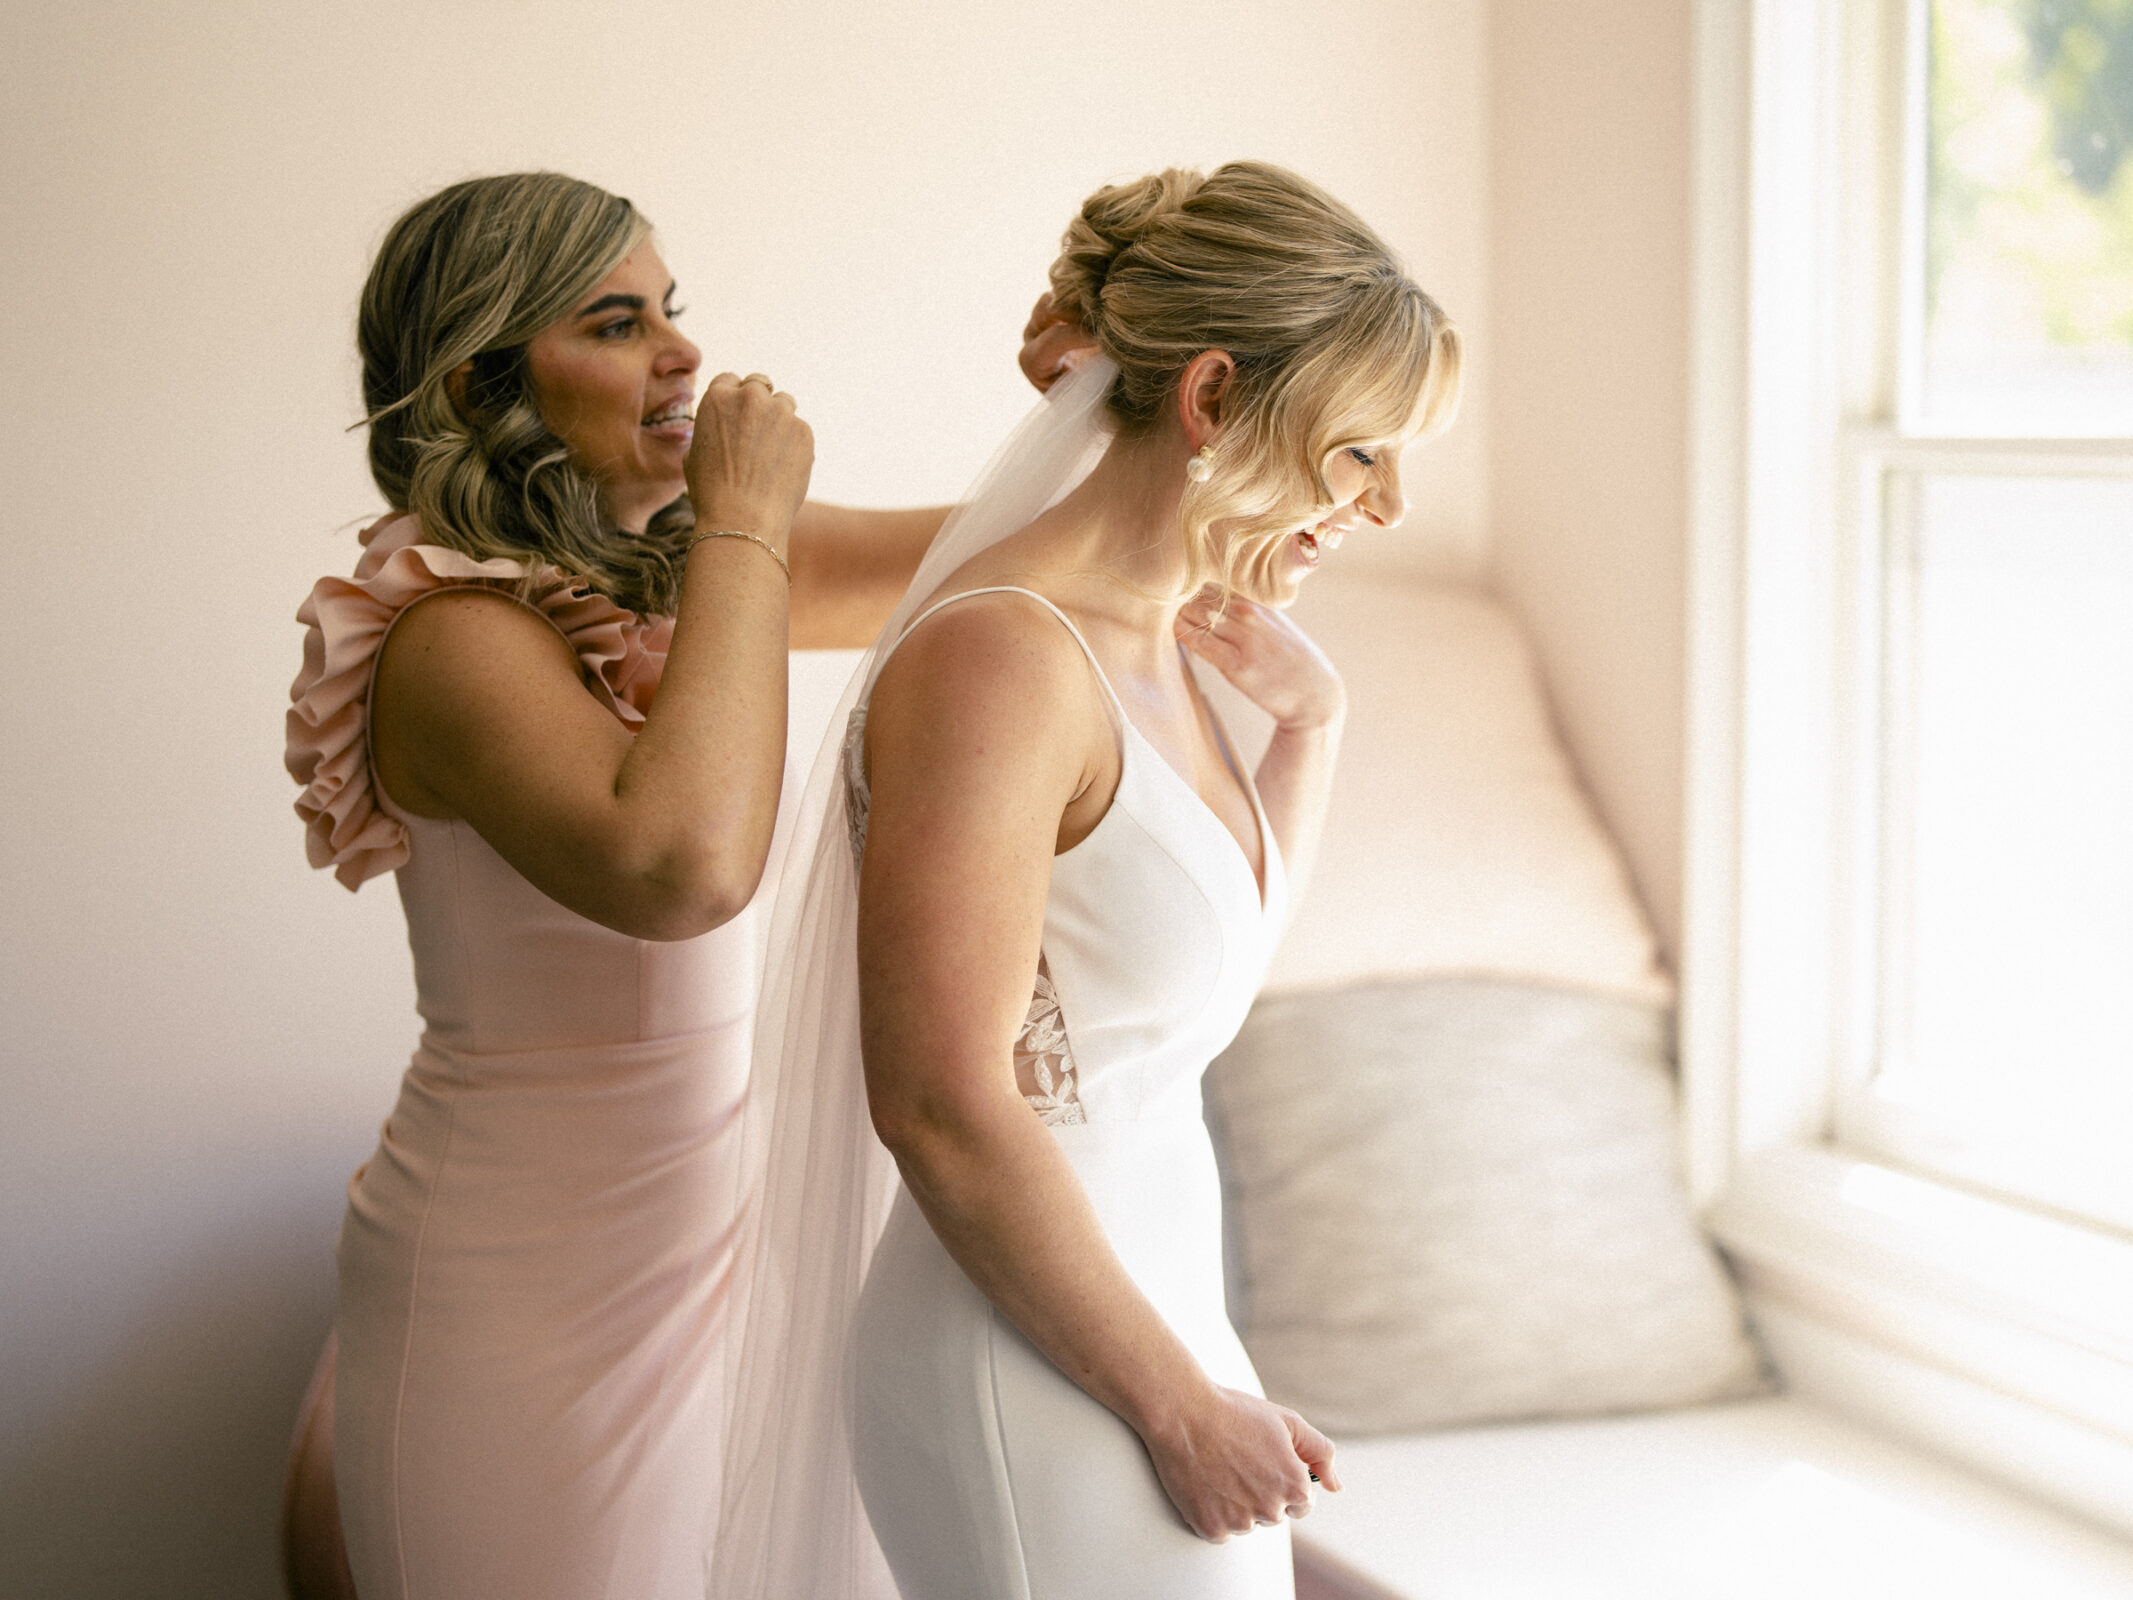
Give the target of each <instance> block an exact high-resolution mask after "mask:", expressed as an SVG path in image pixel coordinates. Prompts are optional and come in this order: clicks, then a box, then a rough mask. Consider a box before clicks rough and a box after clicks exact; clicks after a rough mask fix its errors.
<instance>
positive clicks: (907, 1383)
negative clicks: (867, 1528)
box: [844, 589, 1293, 1600]
mask: <svg viewBox="0 0 2133 1600" xmlns="http://www.w3.org/2000/svg"><path fill="white" fill-rule="evenodd" d="M973 595H992V596H997V597H998V598H993V599H988V600H986V601H984V602H983V603H985V604H988V605H1009V606H1016V607H1019V608H1021V609H1022V610H1024V611H1026V612H1027V613H1028V615H1029V624H1030V626H1032V627H1054V626H1058V625H1060V624H1064V625H1065V627H1066V628H1067V630H1068V632H1070V633H1072V634H1073V636H1074V639H1075V642H1076V643H1077V644H1079V645H1080V646H1081V649H1082V651H1083V652H1084V653H1085V654H1087V655H1088V659H1089V664H1090V668H1091V670H1092V671H1093V672H1094V673H1095V675H1096V680H1097V683H1098V684H1099V685H1100V687H1101V689H1102V693H1103V696H1104V699H1105V702H1106V703H1107V705H1108V706H1109V708H1110V712H1111V716H1112V718H1113V722H1114V725H1115V727H1116V729H1117V734H1118V740H1119V753H1120V774H1119V782H1118V791H1117V795H1116V798H1114V799H1113V801H1112V802H1111V806H1110V808H1109V810H1108V811H1106V812H1105V814H1104V816H1103V819H1102V820H1101V821H1100V822H1099V823H1098V824H1097V826H1096V827H1095V829H1094V830H1093V831H1092V832H1091V833H1090V834H1089V835H1088V836H1087V837H1086V838H1084V839H1083V840H1082V841H1081V842H1080V843H1078V844H1076V845H1075V846H1074V847H1073V848H1072V849H1070V850H1068V851H1066V852H1064V853H1063V854H1060V855H1057V856H1055V857H1054V858H1053V861H1052V877H1051V887H1050V893H1049V896H1048V898H1047V900H1046V904H1045V915H1044V937H1043V947H1042V948H1043V956H1042V962H1041V965H1040V968H1039V971H1038V974H1037V975H1036V983H1035V986H1034V990H1035V992H1034V996H1033V999H1032V1003H1031V1009H1030V1017H1029V1021H1028V1023H1027V1024H1026V1025H1025V1028H1024V1031H1023V1035H1022V1039H1021V1042H1020V1046H1019V1048H1018V1050H1017V1052H1016V1057H1017V1059H1016V1066H1017V1070H1018V1073H1019V1075H1020V1076H1021V1079H1022V1087H1023V1089H1024V1091H1025V1094H1026V1095H1027V1097H1028V1098H1029V1100H1030V1102H1031V1108H1032V1115H1035V1116H1040V1117H1041V1118H1042V1119H1043V1120H1044V1122H1045V1123H1046V1124H1048V1125H1049V1126H1050V1127H1051V1128H1052V1131H1053V1134H1054V1136H1055V1137H1056V1138H1057V1139H1058V1140H1059V1144H1060V1148H1061V1149H1062V1150H1063V1151H1064V1152H1065V1153H1066V1156H1067V1158H1068V1160H1069V1161H1070V1162H1072V1164H1073V1167H1074V1171H1075V1173H1076V1174H1077V1175H1078V1176H1079V1178H1080V1180H1081V1183H1082V1185H1083V1187H1084V1188H1085V1189H1086V1190H1087V1191H1088V1196H1089V1199H1090V1201H1091V1203H1092V1204H1093V1205H1094V1207H1095V1210H1096V1213H1097V1216H1098V1217H1099V1218H1100V1219H1101V1221H1102V1223H1103V1227H1104V1231H1105V1233H1106V1235H1107V1236H1108V1237H1109V1239H1110V1242H1111V1247H1112V1248H1113V1249H1114V1250H1115V1251H1117V1253H1118V1257H1119V1260H1120V1261H1121V1262H1122V1263H1123V1264H1124V1266H1125V1269H1126V1271H1127V1272H1128V1273H1129V1274H1130V1275H1131V1276H1132V1278H1133V1280H1134V1282H1135V1283H1136V1284H1137V1285H1138V1286H1139V1287H1140V1289H1141V1291H1142V1292H1143V1293H1144V1294H1145V1295H1147V1297H1148V1299H1149V1300H1150V1301H1151V1302H1152V1303H1153V1304H1154V1306H1155V1308H1156V1310H1157V1311H1158V1312H1160V1313H1161V1314H1162V1316H1163V1318H1164V1320H1165V1321H1166V1322H1168V1323H1169V1325H1170V1326H1171V1328H1173V1329H1174V1330H1175V1331H1176V1332H1177V1334H1178V1336H1179V1337H1180V1338H1181V1339H1183V1340H1184V1342H1185V1344H1186V1345H1187V1347H1188V1348H1190V1349H1191V1351H1192V1353H1193V1354H1194V1356H1195V1357H1196V1358H1197V1359H1198V1360H1199V1362H1200V1364H1201V1365H1202V1366H1203V1367H1204V1368H1205V1369H1206V1370H1207V1372H1208V1373H1209V1375H1210V1376H1211V1377H1212V1378H1213V1379H1214V1381H1215V1382H1217V1383H1220V1384H1224V1385H1227V1386H1229V1387H1232V1388H1237V1389H1244V1390H1248V1391H1251V1392H1252V1393H1255V1394H1256V1393H1258V1392H1259V1385H1258V1380H1257V1378H1256V1376H1255V1375H1254V1373H1253V1371H1252V1366H1251V1362H1250V1360H1249V1359H1248V1358H1247V1357H1246V1355H1245V1353H1244V1348H1243V1346H1242V1345H1241V1344H1240V1343H1239V1342H1238V1339H1237V1335H1236V1333H1235V1331H1234V1330H1233V1329H1232V1328H1231V1327H1230V1324H1229V1319H1228V1316H1227V1314H1226V1312H1225V1310H1224V1307H1223V1293H1222V1220H1221V1192H1220V1185H1219V1181H1218V1178H1217V1175H1216V1171H1215V1162H1214V1154H1213V1151H1212V1149H1211V1148H1210V1146H1209V1143H1208V1137H1207V1130H1206V1127H1205V1125H1204V1124H1203V1123H1202V1121H1201V1115H1200V1078H1201V1074H1202V1073H1203V1072H1204V1071H1205V1069H1206V1067H1207V1063H1208V1061H1209V1060H1210V1059H1211V1058H1212V1057H1213V1056H1214V1055H1216V1054H1217V1053H1218V1052H1219V1051H1220V1050H1221V1049H1222V1048H1223V1047H1224V1046H1225V1045H1227V1044H1228V1043H1229V1041H1230V1040H1231V1038H1232V1037H1233V1036H1234V1035H1235V1034H1236V1032H1237V1029H1238V1028H1239V1027H1240V1026H1241V1025H1242V1023H1243V1021H1244V1017H1245V1013H1246V1011H1247V1010H1248V1009H1249V1007H1250V1005H1251V1002H1252V998H1253V995H1254V994H1255V993H1256V992H1257V990H1258V988H1259V984H1260V982H1261V980H1262V979H1263V977H1264V976H1265V973H1266V967H1267V962H1268V958H1269V957H1270V955H1271V953H1272V946H1273V943H1274V940H1275V939H1276V938H1277V937H1278V935H1279V933H1280V930H1281V927H1282V922H1283V918H1284V906H1285V900H1286V885H1285V880H1284V877H1283V871H1282V863H1281V856H1280V852H1279V850H1278V849H1277V848H1276V845H1275V842H1274V838H1273V833H1272V830H1271V829H1269V827H1268V826H1267V822H1266V815H1265V812H1264V811H1263V810H1262V809H1261V807H1260V804H1259V798H1258V795H1257V793H1256V791H1254V790H1253V789H1252V785H1251V784H1250V782H1249V780H1248V779H1245V778H1244V777H1243V775H1242V773H1241V771H1240V772H1239V780H1240V782H1242V783H1243V784H1244V787H1245V789H1246V791H1247V792H1248V793H1250V794H1251V799H1252V808H1253V813H1254V815H1255V817H1256V818H1257V822H1258V829H1259V838H1260V844H1261V850H1262V854H1263V858H1264V860H1265V862H1266V885H1265V889H1264V892H1263V894H1262V891H1261V888H1260V885H1259V883H1258V882H1257V880H1256V879H1255V877H1254V875H1253V872H1252V870H1251V867H1250V865H1249V864H1248V863H1247V861H1246V859H1245V857H1244V854H1243V852H1242V851H1241V850H1240V849H1239V848H1238V844H1237V841H1236V839H1235V838H1233V837H1232V836H1231V834H1230V833H1229V830H1228V829H1227V828H1225V827H1224V826H1223V824H1222V823H1221V822H1220V821H1219V820H1218V819H1217V818H1216V816H1215V814H1214V813H1213V812H1212V811H1210V810H1209V809H1208V807H1207V805H1206V804H1205V803H1204V802H1203V801H1202V800H1201V798H1200V796H1199V795H1198V793H1196V792H1195V790H1194V789H1193V787H1192V786H1191V784H1190V783H1188V782H1187V781H1186V780H1185V779H1184V778H1182V777H1180V776H1179V775H1178V774H1177V773H1176V772H1175V771H1173V770H1172V769H1171V767H1170V766H1169V765H1168V764H1167V763H1166V762H1165V761H1164V760H1163V758H1162V757H1161V756H1160V755H1159V754H1157V752H1156V751H1155V749H1154V748H1153V747H1152V746H1151V745H1150V744H1149V743H1148V742H1147V740H1146V739H1144V738H1143V737H1142V736H1141V735H1140V733H1139V732H1138V731H1137V730H1136V729H1135V728H1134V726H1133V724H1132V722H1131V721H1130V720H1128V718H1127V717H1126V715H1125V712H1124V709H1123V708H1122V706H1121V705H1120V703H1119V699H1118V696H1117V695H1116V694H1115V693H1114V692H1113V690H1112V688H1111V685H1110V683H1109V681H1108V680H1107V679H1106V678H1105V677H1104V673H1103V669H1102V667H1101V666H1100V665H1098V664H1097V661H1096V658H1095V656H1094V654H1093V653H1090V652H1089V647H1088V644H1087V642H1086V641H1085V640H1084V639H1083V638H1082V636H1081V634H1080V632H1079V630H1077V629H1076V628H1075V627H1074V625H1073V623H1072V622H1071V621H1069V620H1068V619H1067V617H1066V615H1065V613H1063V612H1061V611H1059V610H1058V609H1057V608H1056V607H1054V606H1052V605H1051V603H1050V602H1049V601H1047V600H1045V599H1043V597H1042V596H1039V595H1036V594H1033V593H1031V592H1030V591H1028V590H1025V589H979V590H972V591H968V592H966V593H965V594H960V595H955V596H951V597H950V598H949V599H947V600H943V601H941V602H939V603H938V604H936V605H935V606H933V607H930V608H929V609H928V610H927V611H925V612H924V613H922V614H921V615H920V616H919V617H918V618H917V619H915V621H914V622H913V624H912V626H913V627H914V628H915V627H917V626H919V625H921V624H922V623H923V622H924V621H925V619H926V618H927V617H930V616H931V615H933V613H934V612H935V611H937V610H939V609H940V607H941V606H944V605H949V604H955V603H969V601H970V599H971V597H972V596H973ZM1009 596H1015V597H1020V598H1008V597H1009ZM1040 608H1041V609H1040ZM1046 612H1049V613H1050V616H1047V615H1046V614H1045V613H1046ZM1054 618H1056V619H1057V620H1056V622H1055V621H1054V620H1053V619H1054ZM908 637H909V630H908V629H907V630H906V631H905V632H904V633H903V634H902V635H901V636H899V638H898V641H897V642H899V643H900V642H901V639H902V638H908ZM892 648H893V647H892ZM883 659H886V654H884V656H883ZM876 670H877V671H878V670H879V669H878V666H877V668H876ZM1187 670H1188V671H1190V670H1191V669H1190V666H1189V664H1188V667H1187ZM865 712H866V707H865V703H864V701H861V702H860V703H859V705H858V707H857V708H856V709H855V710H854V712H853V714H852V717H851V720H850V730H849V734H848V737H847V742H846V746H845V761H844V781H845V785H846V790H847V792H846V797H845V798H846V802H847V807H848V815H849V820H850V823H851V838H852V844H853V848H854V852H855V854H856V853H857V850H858V848H859V847H860V846H861V844H862V843H863V840H864V834H865V823H866V811H867V789H866V779H865V773H864V770H863V766H862V763H861V760H860V749H861V744H860V740H861V734H862V732H863V730H864V726H865ZM1224 754H1225V756H1227V755H1228V750H1227V749H1226V748H1225V751H1224ZM1232 765H1233V766H1234V765H1235V763H1234V761H1233V762H1232ZM851 1362H852V1366H851V1369H850V1377H851V1382H852V1388H851V1406H852V1410H851V1413H850V1415H851V1447H850V1448H851V1460H852V1464H853V1472H854V1475H855V1476H856V1478H857V1481H858V1485H859V1492H860V1495H861V1497H862V1499H863V1501H864V1503H865V1507H866V1513H867V1518H868V1520H869V1521H870V1522H871V1524H872V1527H873V1532H874V1536H875V1538H876V1539H878V1541H879V1543H880V1547H881V1550H882V1553H883V1554H884V1555H885V1556H886V1557H887V1559H888V1564H889V1567H890V1570H891V1571H892V1572H893V1573H894V1575H895V1579H896V1583H897V1586H898V1587H899V1588H900V1590H901V1591H902V1593H903V1595H904V1596H905V1597H906V1600H1139V1597H1146V1600H1276V1597H1279V1600H1289V1597H1290V1596H1291V1595H1292V1593H1293V1579H1292V1577H1291V1567H1290V1553H1289V1536H1288V1530H1287V1527H1286V1525H1285V1524H1284V1525H1283V1526H1281V1527H1278V1528H1271V1529H1260V1530H1258V1531H1256V1532H1254V1533H1251V1534H1249V1535H1246V1536H1244V1537H1242V1538H1236V1539H1232V1540H1230V1541H1229V1542H1227V1543H1225V1544H1219V1545H1218V1544H1211V1543H1208V1542H1207V1541H1205V1540H1202V1539H1200V1538H1198V1537H1196V1536H1195V1535H1194V1534H1192V1533H1191V1532H1190V1531H1189V1530H1188V1529H1187V1528H1186V1527H1185V1524H1184V1522H1183V1521H1182V1520H1181V1519H1180V1517H1179V1515H1178V1513H1177V1511H1176V1510H1175V1508H1174V1507H1173V1506H1172V1505H1171V1502H1170V1499H1169V1497H1168V1496H1167V1495H1166V1494H1165V1493H1164V1490H1163V1488H1162V1485H1161V1484H1160V1482H1158V1480H1157V1478H1156V1475H1155V1470H1154V1467H1153V1465H1152V1464H1151V1462H1150V1460H1149V1458H1148V1454H1147V1452H1146V1450H1145V1449H1144V1448H1143V1447H1142V1444H1141V1441H1140V1438H1139V1436H1138V1435H1136V1434H1135V1433H1134V1432H1133V1430H1132V1429H1131V1428H1129V1427H1128V1426H1127V1425H1126V1424H1125V1423H1124V1422H1123V1421H1121V1420H1120V1419H1119V1418H1118V1417H1117V1416H1116V1415H1114V1414H1113V1413H1112V1412H1111V1411H1109V1410H1108V1409H1106V1408H1105V1407H1104V1406H1102V1405H1100V1404H1099V1403H1098V1402H1096V1401H1095V1400H1093V1399H1091V1398H1090V1397H1089V1396H1088V1395H1087V1394H1086V1393H1084V1392H1083V1391H1082V1390H1081V1389H1080V1388H1078V1387H1077V1386H1076V1385H1075V1384H1073V1383H1072V1382H1070V1381H1069V1380H1068V1379H1067V1378H1066V1377H1065V1376H1064V1375H1063V1374H1062V1373H1061V1372H1060V1371H1059V1369H1058V1368H1057V1367H1055V1366H1054V1365H1053V1364H1052V1363H1051V1362H1050V1361H1049V1360H1048V1359H1047V1358H1046V1357H1045V1356H1043V1355H1042V1354H1040V1353H1039V1352H1038V1351H1037V1349H1036V1348H1035V1346H1033V1345H1032V1344H1031V1343H1030V1342H1029V1340H1028V1339H1026V1338H1025V1337H1024V1336H1023V1335H1022V1334H1021V1332H1020V1331H1019V1330H1017V1329H1016V1328H1015V1327H1014V1325H1013V1324H1011V1323H1010V1322H1008V1321H1007V1319H1006V1318H1004V1317H1003V1316H1001V1315H1000V1313H999V1312H997V1311H996V1310H994V1308H993V1306H992V1305H991V1303H990V1302H989V1301H988V1300H986V1298H985V1297H984V1296H983V1295H982V1294H980V1293H979V1292H978V1290H977V1288H976V1287H975V1286H974V1285H973V1284H972V1283H971V1281H970V1280H969V1278H967V1277H966V1276H965V1275H964V1273H963V1271H962V1269H961V1268H959V1267H958V1266H957V1265H956V1264H955V1262H954V1261H953V1260H952V1259H951V1258H950V1257H949V1255H948V1254H947V1252H946V1251H945V1250H944V1249H943V1248H942V1247H941V1244H940V1241H939V1240H938V1239H937V1238H936V1237H935V1235H934V1233H933V1230H932V1228H931V1227H930V1226H929V1225H928V1224H927V1222H926V1220H925V1218H924V1217H923V1216H922V1215H921V1214H920V1212H919V1211H918V1208H917V1206H916V1205H915V1203H914V1202H913V1201H912V1199H911V1197H910V1195H909V1194H908V1193H907V1192H904V1191H903V1190H902V1189H901V1188H900V1187H899V1188H898V1190H897V1193H896V1195H895V1198H894V1201H893V1203H892V1205H891V1207H890V1211H889V1216H888V1223H887V1227H886V1230H885V1231H884V1233H883V1234H882V1237H881V1241H880V1244H879V1246H878V1248H877V1249H876V1251H875V1254H874V1257H873V1261H872V1266H871V1270H870V1271H869V1272H868V1275H867V1277H866V1280H865V1288H864V1291H863V1293H862V1294H861V1297H860V1300H859V1305H858V1308H857V1316H856V1319H855V1321H854V1324H853V1328H852V1341H851Z"/></svg>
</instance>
